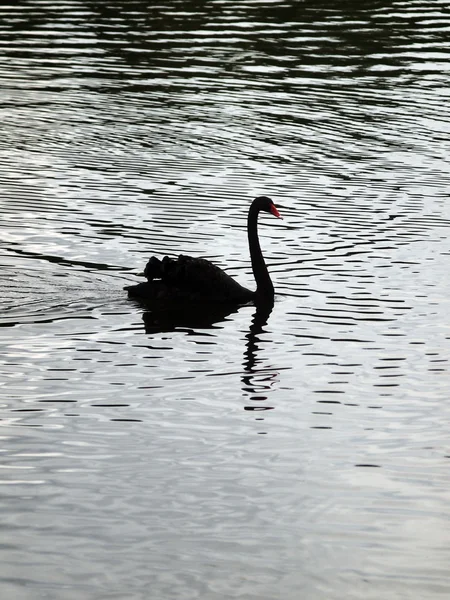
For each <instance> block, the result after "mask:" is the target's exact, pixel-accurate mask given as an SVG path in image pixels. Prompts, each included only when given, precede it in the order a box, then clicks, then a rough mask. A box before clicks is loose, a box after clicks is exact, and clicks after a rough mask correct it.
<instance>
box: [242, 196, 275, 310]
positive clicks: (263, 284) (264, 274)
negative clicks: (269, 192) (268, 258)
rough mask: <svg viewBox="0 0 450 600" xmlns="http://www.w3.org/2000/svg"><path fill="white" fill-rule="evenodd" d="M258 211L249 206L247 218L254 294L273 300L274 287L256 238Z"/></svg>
mask: <svg viewBox="0 0 450 600" xmlns="http://www.w3.org/2000/svg"><path fill="white" fill-rule="evenodd" d="M258 213H259V211H258V210H257V209H256V208H255V207H254V206H252V207H250V211H249V213H248V220H247V232H248V245H249V248H250V258H251V261H252V269H253V275H254V277H255V281H256V294H257V296H258V297H259V298H261V299H265V300H273V296H274V289H273V284H272V281H271V279H270V275H269V271H268V270H267V267H266V263H265V262H264V258H263V255H262V252H261V246H260V245H259V239H258Z"/></svg>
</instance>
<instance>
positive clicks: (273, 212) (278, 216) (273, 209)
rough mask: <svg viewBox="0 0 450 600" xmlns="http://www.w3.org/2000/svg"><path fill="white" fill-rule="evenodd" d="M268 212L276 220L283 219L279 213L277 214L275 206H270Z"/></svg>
mask: <svg viewBox="0 0 450 600" xmlns="http://www.w3.org/2000/svg"><path fill="white" fill-rule="evenodd" d="M270 212H271V213H272V214H273V215H275V217H277V218H278V219H282V218H283V217H282V216H281V215H280V213H279V212H278V209H277V207H276V206H275V204H272V205H271V207H270Z"/></svg>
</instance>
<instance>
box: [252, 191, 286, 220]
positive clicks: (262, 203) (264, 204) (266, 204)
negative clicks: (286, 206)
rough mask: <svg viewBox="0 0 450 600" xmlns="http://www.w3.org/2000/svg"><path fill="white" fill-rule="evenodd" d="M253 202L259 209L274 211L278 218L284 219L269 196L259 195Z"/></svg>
mask: <svg viewBox="0 0 450 600" xmlns="http://www.w3.org/2000/svg"><path fill="white" fill-rule="evenodd" d="M253 204H254V205H255V207H256V208H257V210H258V211H260V210H263V211H264V212H268V213H272V214H273V215H274V216H275V217H277V218H278V219H282V218H283V217H282V216H281V215H280V213H279V212H278V209H277V207H276V206H275V204H274V203H273V201H272V200H271V199H270V198H268V197H267V196H259V197H258V198H255V199H254V200H253Z"/></svg>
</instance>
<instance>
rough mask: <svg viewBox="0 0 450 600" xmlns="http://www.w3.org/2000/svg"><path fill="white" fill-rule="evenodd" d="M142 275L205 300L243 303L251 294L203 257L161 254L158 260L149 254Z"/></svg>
mask: <svg viewBox="0 0 450 600" xmlns="http://www.w3.org/2000/svg"><path fill="white" fill-rule="evenodd" d="M144 275H145V277H146V278H147V280H148V281H149V282H151V281H153V280H154V279H160V280H161V281H162V282H163V283H164V284H165V285H166V286H167V287H168V288H175V289H178V290H180V291H185V292H187V293H191V294H199V296H201V297H204V298H205V299H208V298H209V299H215V300H220V301H221V302H240V301H242V302H246V301H248V300H250V299H251V298H252V297H253V292H251V291H250V290H248V289H246V288H244V287H243V286H241V285H240V284H239V283H238V282H237V281H235V280H234V279H233V278H232V277H230V276H229V275H227V273H225V271H222V269H220V268H219V267H217V266H216V265H214V264H213V263H211V262H210V261H209V260H206V259H204V258H193V257H192V256H185V255H184V254H181V255H180V256H178V258H170V257H168V256H165V257H164V258H163V259H162V260H159V259H158V258H156V257H155V256H152V258H151V259H150V260H149V261H148V263H147V265H146V267H145V270H144ZM155 283H156V282H155Z"/></svg>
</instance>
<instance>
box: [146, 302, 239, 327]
mask: <svg viewBox="0 0 450 600" xmlns="http://www.w3.org/2000/svg"><path fill="white" fill-rule="evenodd" d="M238 308H239V307H237V306H236V305H232V304H215V305H213V306H208V310H205V308H204V306H201V305H200V306H199V305H195V304H194V305H192V304H191V305H186V306H185V307H182V308H181V307H178V308H176V307H175V308H168V309H167V310H151V311H145V312H144V314H143V315H142V319H143V321H144V325H145V332H146V333H158V332H160V331H175V329H212V328H213V326H214V324H215V323H219V322H221V321H224V320H225V319H226V317H228V315H231V314H232V313H234V312H237V310H238Z"/></svg>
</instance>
